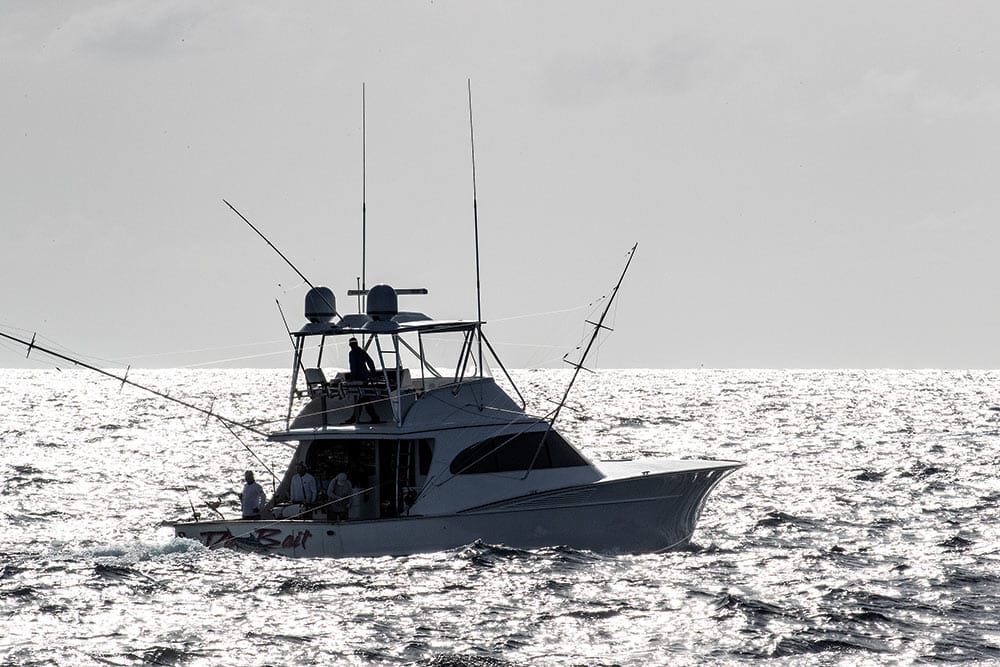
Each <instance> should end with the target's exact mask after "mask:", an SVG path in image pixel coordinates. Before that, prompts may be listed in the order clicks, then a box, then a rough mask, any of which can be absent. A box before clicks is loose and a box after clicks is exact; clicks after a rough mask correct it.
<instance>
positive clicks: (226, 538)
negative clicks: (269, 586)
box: [201, 528, 313, 549]
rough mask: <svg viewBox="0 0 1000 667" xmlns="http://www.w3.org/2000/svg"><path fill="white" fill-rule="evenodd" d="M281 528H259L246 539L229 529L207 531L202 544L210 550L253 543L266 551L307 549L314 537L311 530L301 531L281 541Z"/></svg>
mask: <svg viewBox="0 0 1000 667" xmlns="http://www.w3.org/2000/svg"><path fill="white" fill-rule="evenodd" d="M281 534H282V531H281V529H280V528H257V529H256V530H254V531H252V532H251V533H249V534H247V536H246V537H244V538H242V539H241V538H237V537H236V536H234V535H233V533H232V532H231V531H230V530H229V529H228V528H227V529H226V530H205V531H202V532H201V539H202V542H203V543H204V544H205V546H207V547H208V548H210V549H215V548H217V547H235V546H237V544H236V543H237V542H241V541H242V542H244V543H247V542H252V543H253V546H257V547H262V548H264V549H298V548H302V549H305V548H306V545H307V544H308V542H309V538H311V537H312V536H313V534H312V532H310V531H309V530H300V531H298V532H296V533H294V534H288V535H285V537H284V539H281Z"/></svg>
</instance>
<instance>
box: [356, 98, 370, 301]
mask: <svg viewBox="0 0 1000 667" xmlns="http://www.w3.org/2000/svg"><path fill="white" fill-rule="evenodd" d="M365 116H366V113H365V84H364V82H362V83H361V292H362V294H363V293H364V291H365V290H366V289H368V286H367V285H366V284H365V278H366V275H365V269H366V267H365V261H366V259H367V257H368V253H367V250H368V248H367V241H368V201H367V199H368V187H367V186H368V165H367V158H368V135H367V133H366V129H367V128H366V127H365ZM363 298H364V297H363V296H362V295H361V294H359V295H358V312H359V313H360V312H361V305H362V299H363Z"/></svg>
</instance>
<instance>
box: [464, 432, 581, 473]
mask: <svg viewBox="0 0 1000 667" xmlns="http://www.w3.org/2000/svg"><path fill="white" fill-rule="evenodd" d="M543 438H544V442H543V441H542V439H543ZM532 460H534V463H533V464H532ZM585 465H587V460H586V459H584V458H583V457H582V456H580V454H579V453H578V452H577V451H576V450H575V449H573V448H572V447H570V445H569V443H567V442H566V441H565V440H563V438H562V436H561V435H559V434H558V433H556V432H555V431H548V432H547V433H546V432H544V431H538V432H534V433H517V434H514V435H501V436H497V437H494V438H490V439H488V440H484V441H482V442H480V443H477V444H475V445H472V446H471V447H468V448H466V449H464V450H462V452H461V453H459V455H458V456H456V457H455V459H454V460H453V461H452V462H451V466H450V469H451V472H452V474H453V475H477V474H483V473H490V472H513V471H516V470H528V469H529V468H531V469H532V470H539V469H545V468H570V467H573V466H585Z"/></svg>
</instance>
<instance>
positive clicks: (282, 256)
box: [222, 199, 332, 305]
mask: <svg viewBox="0 0 1000 667" xmlns="http://www.w3.org/2000/svg"><path fill="white" fill-rule="evenodd" d="M222 202H223V203H224V204H225V205H226V206H228V207H229V208H231V209H233V213H235V214H236V215H238V216H240V218H242V219H243V222H245V223H247V224H248V225H250V229H252V230H254V231H255V232H257V236H259V237H261V238H262V239H264V243H266V244H267V245H269V246H271V249H272V250H274V252H276V253H278V256H279V257H281V259H283V260H285V264H288V266H290V267H292V271H294V272H295V273H297V274H299V278H302V280H304V281H305V283H306V285H309V287H312V288H315V287H316V286H315V285H313V284H312V283H311V282H309V279H308V278H306V277H305V275H304V274H303V273H302V272H301V271H299V270H298V269H297V268H296V267H295V265H294V264H292V260H290V259H288V258H287V257H285V254H284V253H283V252H281V251H280V250H278V248H277V246H275V245H274V244H273V243H271V241H270V240H269V239H268V238H267V237H266V236H264V233H263V232H261V231H260V230H259V229H257V228H256V227H255V226H254V224H253V223H252V222H250V221H249V220H247V217H246V216H245V215H243V214H242V213H240V212H239V211H237V210H236V207H235V206H233V205H232V204H230V203H229V202H227V201H226V200H225V199H223V200H222ZM330 305H332V304H330Z"/></svg>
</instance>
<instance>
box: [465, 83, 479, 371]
mask: <svg viewBox="0 0 1000 667" xmlns="http://www.w3.org/2000/svg"><path fill="white" fill-rule="evenodd" d="M466 83H467V84H468V88H469V145H470V147H471V148H472V219H473V223H474V225H475V233H476V333H477V334H478V335H477V338H478V340H479V377H483V296H482V291H481V289H480V286H479V205H478V202H477V196H476V131H475V128H474V126H473V124H472V79H466Z"/></svg>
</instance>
